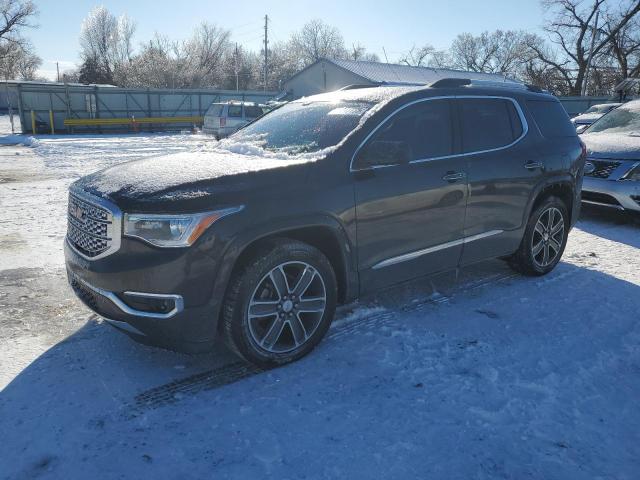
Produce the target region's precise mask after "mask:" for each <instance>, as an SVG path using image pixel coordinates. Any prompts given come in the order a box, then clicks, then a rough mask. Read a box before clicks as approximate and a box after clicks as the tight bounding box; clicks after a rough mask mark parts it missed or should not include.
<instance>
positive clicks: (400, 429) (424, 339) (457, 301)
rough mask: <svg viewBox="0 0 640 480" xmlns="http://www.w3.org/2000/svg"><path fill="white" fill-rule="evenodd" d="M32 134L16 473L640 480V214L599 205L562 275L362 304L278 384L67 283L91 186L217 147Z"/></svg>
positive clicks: (445, 278) (436, 287) (17, 215)
mask: <svg viewBox="0 0 640 480" xmlns="http://www.w3.org/2000/svg"><path fill="white" fill-rule="evenodd" d="M19 140H20V143H19V144H17V145H10V146H0V210H1V211H2V217H1V218H0V366H1V368H0V389H2V390H1V392H0V431H1V432H3V434H2V436H3V437H4V438H3V441H2V442H0V459H1V460H0V462H4V464H0V478H35V477H37V478H40V477H42V478H65V477H66V476H69V475H70V474H72V473H76V474H77V472H80V471H82V472H83V474H84V476H85V477H87V478H92V477H93V476H94V475H95V474H96V473H102V474H103V475H105V476H108V477H109V478H111V477H118V476H124V475H125V474H124V473H123V472H126V477H128V478H140V477H142V476H151V475H153V476H154V477H156V478H192V477H193V478H201V477H202V476H204V475H213V476H215V477H216V478H218V477H219V478H227V477H234V478H237V477H242V478H265V477H267V476H273V477H276V478H374V477H377V478H407V477H410V476H412V477H415V476H421V477H423V478H448V479H452V478H465V479H469V478H544V479H555V478H557V479H566V478H619V479H625V478H629V479H631V478H637V473H638V472H639V471H640V460H639V459H640V450H639V447H638V445H640V411H639V410H638V408H637V399H638V398H640V321H639V314H638V311H639V310H640V235H639V233H640V223H639V222H638V220H637V219H634V218H632V217H629V216H627V215H623V214H619V213H612V212H608V211H602V210H593V209H587V210H585V211H584V212H583V215H582V218H581V220H580V221H579V223H578V225H577V227H576V228H575V229H574V230H573V231H572V233H571V234H570V236H569V243H568V246H567V249H566V252H565V254H564V258H563V261H562V262H561V264H560V265H559V266H558V268H557V269H556V270H554V271H553V272H552V273H551V274H549V275H548V276H545V277H543V278H526V277H522V276H519V275H516V274H514V273H513V272H512V271H511V270H510V269H508V268H507V267H506V265H505V264H504V263H503V262H501V261H498V260H496V261H490V262H484V263H482V264H478V265H475V266H474V267H472V268H469V269H465V270H464V271H459V272H450V273H447V274H443V275H440V276H438V277H436V278H432V279H427V280H419V281H415V282H412V283H410V284H407V285H404V286H402V287H398V288H395V289H393V290H389V291H386V292H384V293H381V294H379V295H376V296H373V297H367V298H363V299H361V300H360V301H359V302H358V303H355V304H350V305H346V306H343V307H341V308H340V310H339V313H338V317H337V320H336V321H335V322H334V324H333V326H332V328H331V330H330V332H329V334H328V336H327V338H326V339H325V341H323V342H322V343H321V345H320V346H319V347H318V348H317V350H316V351H314V352H313V353H312V354H311V355H310V356H308V357H306V358H304V359H303V360H301V361H299V362H297V363H295V364H292V365H289V366H287V367H283V368H280V369H276V370H271V371H267V372H259V371H257V370H255V369H254V368H252V367H249V366H248V365H245V364H243V363H242V362H239V361H238V360H237V359H236V358H235V357H234V356H233V355H231V354H230V353H228V352H227V351H226V350H225V349H224V347H222V346H221V345H220V346H219V348H217V349H216V351H215V352H213V353H211V354H207V355H198V356H187V355H181V354H176V353H173V352H169V351H164V350H161V349H156V348H152V347H146V346H142V345H139V344H136V343H134V342H132V341H131V340H129V339H128V338H127V337H126V336H124V335H122V334H120V333H119V332H117V331H115V330H114V329H112V328H110V327H109V326H108V325H106V324H104V323H103V322H102V321H101V320H100V319H99V318H98V317H97V316H96V315H94V314H93V313H92V312H90V311H89V310H88V309H87V308H85V307H84V306H83V305H81V304H80V303H79V301H77V300H76V299H75V298H74V296H73V294H72V292H71V290H70V288H69V287H68V286H67V284H66V276H65V271H64V261H63V257H62V242H63V239H64V235H65V229H66V220H65V218H66V189H67V187H68V185H69V183H70V182H71V181H73V180H74V179H76V178H78V177H79V176H82V175H84V174H86V173H89V172H92V171H95V170H97V169H99V168H102V167H105V166H108V165H112V164H115V163H117V162H122V161H126V160H130V159H135V158H144V157H149V156H155V155H160V154H165V153H171V152H179V151H191V150H197V149H201V148H206V146H207V144H208V142H212V141H213V140H211V139H210V138H208V137H204V136H202V135H191V134H186V133H185V134H175V135H169V134H166V135H146V136H145V135H124V136H109V135H103V136H64V137H63V136H48V137H44V136H43V137H39V138H37V139H35V140H34V139H30V138H20V139H19ZM169 466H170V467H171V468H170V469H169V468H168V467H169Z"/></svg>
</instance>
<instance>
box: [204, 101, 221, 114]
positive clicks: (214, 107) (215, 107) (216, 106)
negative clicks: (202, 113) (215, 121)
mask: <svg viewBox="0 0 640 480" xmlns="http://www.w3.org/2000/svg"><path fill="white" fill-rule="evenodd" d="M223 106H224V105H223V104H222V103H212V104H211V106H210V107H209V110H207V113H206V116H207V117H219V116H220V114H221V113H222V107H223Z"/></svg>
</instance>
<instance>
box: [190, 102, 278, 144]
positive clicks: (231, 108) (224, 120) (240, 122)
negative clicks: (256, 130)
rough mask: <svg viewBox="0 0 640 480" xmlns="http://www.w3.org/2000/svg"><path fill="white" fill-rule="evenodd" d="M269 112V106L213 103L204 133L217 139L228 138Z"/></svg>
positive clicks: (205, 122) (206, 115)
mask: <svg viewBox="0 0 640 480" xmlns="http://www.w3.org/2000/svg"><path fill="white" fill-rule="evenodd" d="M268 111H269V108H268V107H267V106H265V105H259V104H257V103H254V102H233V101H231V102H223V103H212V104H211V106H210V107H209V109H208V110H207V113H205V115H204V122H203V125H202V131H203V132H204V133H208V134H210V135H214V136H215V137H216V138H217V139H221V138H224V137H228V136H229V135H231V134H232V133H235V132H236V131H237V130H238V129H239V128H241V127H244V126H245V125H246V124H248V123H250V122H253V121H254V120H255V119H256V118H258V117H261V116H262V115H264V114H265V113H267V112H268Z"/></svg>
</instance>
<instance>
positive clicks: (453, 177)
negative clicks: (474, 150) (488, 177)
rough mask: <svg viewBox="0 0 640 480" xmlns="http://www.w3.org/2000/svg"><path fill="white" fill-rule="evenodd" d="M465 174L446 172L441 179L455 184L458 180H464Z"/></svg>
mask: <svg viewBox="0 0 640 480" xmlns="http://www.w3.org/2000/svg"><path fill="white" fill-rule="evenodd" d="M466 177H467V174H466V173H464V172H447V174H446V175H445V176H444V177H442V179H443V180H446V181H447V182H451V183H453V182H457V181H458V180H462V179H463V178H466Z"/></svg>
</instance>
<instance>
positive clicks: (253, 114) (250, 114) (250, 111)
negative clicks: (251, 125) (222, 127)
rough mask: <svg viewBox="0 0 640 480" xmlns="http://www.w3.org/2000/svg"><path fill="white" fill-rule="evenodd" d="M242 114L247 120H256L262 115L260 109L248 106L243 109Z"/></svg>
mask: <svg viewBox="0 0 640 480" xmlns="http://www.w3.org/2000/svg"><path fill="white" fill-rule="evenodd" d="M244 113H245V115H246V117H247V118H258V117H259V116H260V115H262V109H261V108H260V107H256V106H253V105H249V106H247V107H245V108H244Z"/></svg>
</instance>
